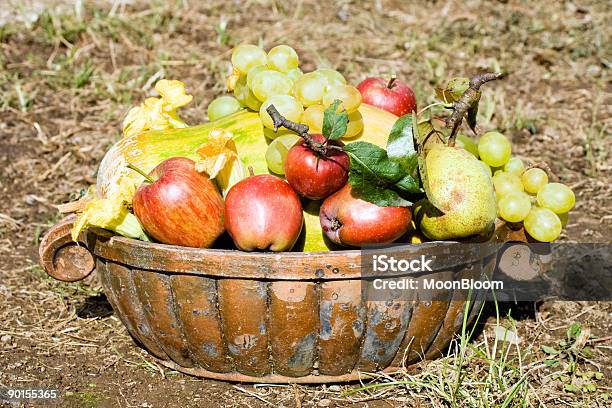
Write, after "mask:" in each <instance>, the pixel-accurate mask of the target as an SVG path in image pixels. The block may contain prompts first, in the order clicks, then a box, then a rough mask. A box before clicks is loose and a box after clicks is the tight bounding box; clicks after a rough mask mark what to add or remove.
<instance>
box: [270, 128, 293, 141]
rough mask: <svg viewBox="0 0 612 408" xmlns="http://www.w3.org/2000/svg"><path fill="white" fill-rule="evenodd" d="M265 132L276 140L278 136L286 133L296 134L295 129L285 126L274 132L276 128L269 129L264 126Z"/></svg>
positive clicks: (271, 138)
mask: <svg viewBox="0 0 612 408" xmlns="http://www.w3.org/2000/svg"><path fill="white" fill-rule="evenodd" d="M263 134H264V136H265V137H266V138H267V139H269V140H274V139H276V138H277V137H280V136H284V135H289V134H291V135H295V133H294V132H293V131H291V130H288V129H285V128H280V129H278V131H277V132H274V129H269V128H267V127H264V128H263Z"/></svg>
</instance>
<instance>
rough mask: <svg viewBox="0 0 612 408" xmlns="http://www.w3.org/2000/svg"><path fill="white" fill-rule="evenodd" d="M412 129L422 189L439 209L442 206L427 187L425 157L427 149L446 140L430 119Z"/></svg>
mask: <svg viewBox="0 0 612 408" xmlns="http://www.w3.org/2000/svg"><path fill="white" fill-rule="evenodd" d="M413 131H414V132H415V137H416V142H417V147H418V167H419V174H420V176H421V183H422V185H423V190H425V195H426V196H427V198H428V199H429V201H430V202H431V203H432V204H433V205H434V207H436V208H438V209H439V208H441V207H442V205H441V203H439V202H438V201H436V199H435V198H434V197H433V195H432V194H431V193H430V191H431V190H430V188H429V178H428V176H427V165H426V162H425V157H426V156H427V153H428V152H429V150H431V149H433V148H434V147H436V146H442V145H446V141H445V140H444V135H443V134H442V133H441V132H440V131H438V130H437V129H436V128H434V126H433V124H432V123H431V121H424V122H420V123H418V124H417V126H416V127H415V128H414V129H413Z"/></svg>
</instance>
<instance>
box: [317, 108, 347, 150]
mask: <svg viewBox="0 0 612 408" xmlns="http://www.w3.org/2000/svg"><path fill="white" fill-rule="evenodd" d="M341 103H342V101H341V100H339V99H336V100H334V103H332V104H331V105H330V106H329V108H327V109H325V112H323V129H322V131H323V136H325V138H326V139H329V140H338V139H340V138H341V137H342V136H344V135H345V134H346V128H347V126H348V113H346V109H343V110H342V112H340V113H338V106H340V104H341Z"/></svg>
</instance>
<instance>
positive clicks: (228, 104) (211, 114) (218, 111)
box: [207, 95, 242, 122]
mask: <svg viewBox="0 0 612 408" xmlns="http://www.w3.org/2000/svg"><path fill="white" fill-rule="evenodd" d="M240 109H242V106H241V105H240V102H238V99H236V98H234V97H233V96H229V95H223V96H220V97H218V98H216V99H214V100H213V101H212V102H211V103H209V104H208V109H207V112H208V120H210V121H211V122H212V121H214V120H217V119H219V118H222V117H224V116H228V115H231V114H232V113H235V112H238V111H239V110H240Z"/></svg>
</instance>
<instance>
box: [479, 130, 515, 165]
mask: <svg viewBox="0 0 612 408" xmlns="http://www.w3.org/2000/svg"><path fill="white" fill-rule="evenodd" d="M511 153H512V146H511V145H510V141H509V140H508V139H507V138H506V136H504V135H502V134H501V133H499V132H487V133H485V134H484V135H482V137H481V138H480V140H479V141H478V155H479V156H480V159H481V160H482V161H484V162H485V163H487V164H488V165H489V166H491V167H499V166H503V165H504V164H506V163H507V162H508V160H509V159H510V154H511Z"/></svg>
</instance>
